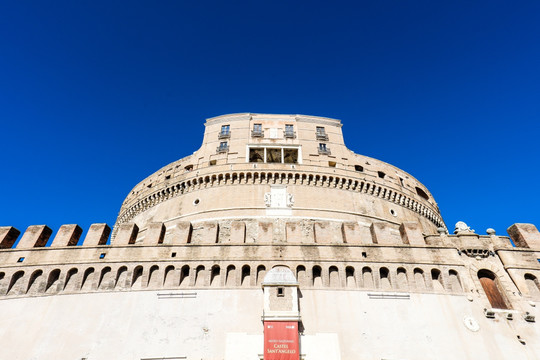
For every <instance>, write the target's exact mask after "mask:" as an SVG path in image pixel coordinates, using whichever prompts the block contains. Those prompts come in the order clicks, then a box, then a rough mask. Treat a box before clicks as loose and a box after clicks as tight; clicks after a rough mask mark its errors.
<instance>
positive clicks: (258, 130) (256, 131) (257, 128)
mask: <svg viewBox="0 0 540 360" xmlns="http://www.w3.org/2000/svg"><path fill="white" fill-rule="evenodd" d="M251 136H252V137H264V132H263V129H262V124H253V130H251Z"/></svg>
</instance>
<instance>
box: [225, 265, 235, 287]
mask: <svg viewBox="0 0 540 360" xmlns="http://www.w3.org/2000/svg"><path fill="white" fill-rule="evenodd" d="M235 277H236V267H235V266H234V265H229V266H227V277H226V278H225V285H226V286H235V285H236V281H235Z"/></svg>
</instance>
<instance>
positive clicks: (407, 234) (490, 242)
mask: <svg viewBox="0 0 540 360" xmlns="http://www.w3.org/2000/svg"><path fill="white" fill-rule="evenodd" d="M280 227H281V229H279V228H280ZM509 232H510V235H511V236H512V239H513V241H514V242H515V243H519V244H520V247H513V246H512V244H511V243H510V241H509V238H507V237H502V236H497V235H495V234H493V233H492V234H490V235H478V234H475V233H473V232H460V233H458V234H456V235H448V234H446V232H444V231H442V230H441V233H440V234H438V235H424V234H422V232H421V230H420V227H419V226H418V224H416V223H410V222H409V223H402V224H401V225H400V226H399V228H398V229H395V228H392V227H391V226H390V225H388V224H387V223H385V222H373V223H371V224H364V223H359V222H336V221H307V220H296V221H294V220H287V221H282V220H281V219H260V220H257V221H252V220H249V219H248V220H246V221H239V220H234V221H230V222H227V221H222V222H217V221H204V222H195V223H190V222H183V221H178V222H176V223H174V224H173V225H170V226H167V227H166V226H165V225H164V224H163V223H152V224H151V226H149V227H148V229H146V230H145V231H142V232H139V229H138V227H137V225H136V224H133V223H126V224H122V225H121V226H120V227H119V228H118V233H117V236H116V238H115V239H114V240H113V242H112V244H110V245H106V243H107V241H108V238H109V235H110V228H109V227H108V226H107V225H106V224H93V225H92V226H91V227H90V228H89V230H88V232H87V233H86V236H85V237H84V240H83V241H82V245H77V244H78V243H79V240H80V239H81V235H82V229H81V228H80V227H79V226H77V225H63V226H62V227H60V229H59V230H58V231H57V233H56V235H55V237H54V239H53V241H52V243H51V246H50V247H45V244H46V243H47V242H48V241H49V239H50V236H51V234H52V230H51V229H50V228H48V227H47V226H45V225H36V226H30V227H29V228H28V229H27V230H26V231H25V232H24V234H23V235H22V236H20V240H19V242H18V244H17V246H16V247H15V248H11V246H12V245H13V244H14V243H15V242H16V240H17V238H18V237H19V235H20V232H19V231H18V230H17V229H15V228H13V227H1V228H0V247H1V250H0V296H1V297H7V298H11V297H28V296H30V297H32V296H44V295H54V294H73V293H88V292H103V291H133V290H156V289H187V288H206V287H211V288H243V287H246V288H250V287H251V288H254V287H255V288H256V287H259V286H260V283H261V281H262V278H263V277H264V274H265V272H266V271H267V270H269V269H271V268H272V267H274V266H276V265H285V266H288V267H289V268H290V269H292V270H293V271H294V272H295V275H296V276H297V278H298V281H299V283H300V287H301V288H315V289H317V288H320V289H324V288H329V289H358V290H362V289H364V290H381V291H398V292H400V291H402V292H413V293H448V294H456V295H467V294H469V295H470V294H474V293H477V294H481V293H482V292H483V290H482V286H481V285H480V284H479V282H478V276H477V272H478V271H479V270H480V269H488V270H490V271H492V272H493V273H495V274H496V275H497V277H498V278H499V279H500V281H501V284H502V285H503V286H504V291H505V293H506V295H507V296H508V298H509V300H510V302H511V303H512V306H513V307H514V308H516V309H517V308H521V307H523V305H522V300H523V299H532V300H540V284H539V283H538V279H539V278H540V263H539V262H538V260H537V259H538V258H540V246H539V245H540V244H539V243H538V230H536V228H535V227H534V226H533V225H530V224H515V225H512V227H510V228H509ZM283 236H284V237H283ZM483 301H484V302H486V306H485V307H490V306H489V303H487V300H486V299H485V297H484V300H483Z"/></svg>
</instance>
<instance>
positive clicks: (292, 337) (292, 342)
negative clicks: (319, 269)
mask: <svg viewBox="0 0 540 360" xmlns="http://www.w3.org/2000/svg"><path fill="white" fill-rule="evenodd" d="M299 359H300V351H299V346H298V322H295V321H265V322H264V360H299Z"/></svg>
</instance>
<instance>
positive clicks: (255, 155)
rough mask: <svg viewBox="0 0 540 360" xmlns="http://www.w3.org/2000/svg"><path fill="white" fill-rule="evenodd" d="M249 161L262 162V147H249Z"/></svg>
mask: <svg viewBox="0 0 540 360" xmlns="http://www.w3.org/2000/svg"><path fill="white" fill-rule="evenodd" d="M249 162H255V163H259V162H260V163H262V162H264V149H262V148H251V149H249Z"/></svg>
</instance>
